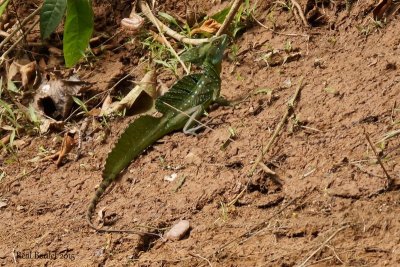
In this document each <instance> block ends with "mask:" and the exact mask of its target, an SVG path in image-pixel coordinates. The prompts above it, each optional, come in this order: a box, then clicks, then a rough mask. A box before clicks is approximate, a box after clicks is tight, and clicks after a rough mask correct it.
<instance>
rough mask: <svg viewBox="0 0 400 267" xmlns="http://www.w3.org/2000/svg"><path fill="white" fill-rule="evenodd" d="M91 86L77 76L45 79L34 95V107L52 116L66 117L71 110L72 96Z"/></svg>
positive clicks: (57, 117)
mask: <svg viewBox="0 0 400 267" xmlns="http://www.w3.org/2000/svg"><path fill="white" fill-rule="evenodd" d="M89 86H90V84H89V83H86V82H83V81H80V80H79V79H77V78H76V77H70V78H69V79H68V80H61V79H56V80H50V81H45V82H43V83H42V84H41V85H40V87H39V89H38V92H37V93H36V95H35V97H34V103H33V104H34V108H35V109H37V110H39V111H40V112H41V113H44V114H45V115H47V116H49V117H51V118H54V119H64V118H66V117H67V116H68V115H69V113H70V111H71V108H72V103H73V99H72V96H77V95H79V94H80V93H82V92H83V91H84V90H86V89H87V88H88V87H89Z"/></svg>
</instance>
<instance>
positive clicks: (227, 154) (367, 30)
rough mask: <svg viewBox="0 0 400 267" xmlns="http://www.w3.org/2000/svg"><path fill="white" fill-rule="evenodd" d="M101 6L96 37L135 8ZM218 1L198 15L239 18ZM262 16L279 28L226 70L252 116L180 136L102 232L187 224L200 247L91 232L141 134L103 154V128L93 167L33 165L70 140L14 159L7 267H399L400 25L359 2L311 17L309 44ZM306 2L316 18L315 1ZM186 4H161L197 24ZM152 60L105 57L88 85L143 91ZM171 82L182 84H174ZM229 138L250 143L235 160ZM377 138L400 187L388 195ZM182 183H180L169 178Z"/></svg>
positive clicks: (226, 88) (241, 44) (37, 143)
mask: <svg viewBox="0 0 400 267" xmlns="http://www.w3.org/2000/svg"><path fill="white" fill-rule="evenodd" d="M93 2H94V5H95V9H94V10H95V15H96V32H97V33H99V32H101V31H104V32H107V33H109V34H112V33H113V32H115V31H116V30H117V29H118V27H119V22H118V21H119V20H120V19H121V18H122V17H124V16H126V15H127V14H129V12H130V10H129V9H130V5H129V4H128V3H126V2H124V3H121V2H118V3H117V4H113V5H114V6H111V4H110V3H111V2H107V3H104V2H103V1H93ZM189 2H190V3H192V4H193V3H194V2H195V1H189ZM216 2H217V3H216V4H213V3H211V1H210V3H207V4H203V2H202V1H197V3H198V5H199V9H202V10H204V11H205V13H207V14H213V13H215V12H216V11H218V10H219V9H221V8H222V7H224V6H226V4H227V3H226V2H225V1H223V2H222V3H219V2H218V1H216ZM259 2H261V3H259V4H258V7H257V9H256V12H255V14H256V16H257V18H258V19H259V21H260V22H261V23H263V24H264V25H266V27H267V28H268V29H267V28H264V27H262V26H260V25H258V24H257V23H253V24H252V25H249V26H248V27H247V28H246V29H245V30H244V31H243V32H242V33H240V34H239V36H238V37H237V38H236V39H234V41H233V42H234V44H235V45H236V48H232V47H231V48H230V49H229V51H227V55H226V57H225V58H224V61H223V70H222V74H221V75H222V76H221V77H222V89H221V94H222V95H223V96H225V97H226V98H227V99H228V100H241V101H239V103H238V104H237V105H236V106H234V107H218V108H215V109H213V110H211V111H210V112H209V115H208V118H206V117H204V118H202V121H203V122H207V121H208V120H210V119H212V121H211V122H209V126H210V127H211V128H212V130H210V129H207V130H204V131H201V132H200V134H199V135H197V136H187V135H184V134H183V133H181V132H177V133H174V134H172V135H169V136H166V137H164V138H163V139H162V140H160V141H159V142H158V143H157V144H156V145H154V146H153V147H152V148H151V149H149V150H148V151H146V152H145V153H144V154H143V155H141V156H140V157H139V158H138V159H137V160H136V161H134V162H133V163H132V164H131V165H130V166H129V168H128V169H127V171H126V172H124V173H123V174H122V175H121V178H120V179H119V181H118V182H117V183H116V184H115V185H114V186H112V187H111V190H108V191H107V193H106V194H105V195H104V197H103V198H102V200H101V202H100V203H99V205H98V208H97V211H96V213H95V217H96V218H94V221H95V223H96V224H97V223H99V218H98V215H97V213H98V211H99V210H101V209H104V211H105V214H106V218H108V219H109V220H113V223H112V224H111V225H108V226H107V225H106V226H104V227H105V228H107V227H110V228H122V229H131V228H132V227H133V226H134V225H136V224H144V225H152V226H155V227H158V228H163V227H166V228H168V227H171V226H173V225H174V224H175V223H176V222H178V221H180V220H181V219H186V220H189V221H190V224H191V230H190V232H189V234H188V235H187V236H186V237H185V238H184V239H182V240H180V241H175V242H172V241H164V240H163V239H162V238H160V237H153V236H138V235H132V234H103V233H96V232H95V231H93V230H92V229H91V228H89V227H88V225H87V224H86V220H85V215H86V210H87V208H88V205H89V202H90V200H91V198H92V196H93V194H94V191H95V188H96V186H97V185H98V184H99V183H100V181H101V171H102V166H103V164H104V162H105V159H106V156H107V153H108V152H109V150H110V149H111V148H112V146H113V144H114V142H115V141H116V140H117V138H118V136H119V135H120V134H121V132H122V131H123V129H125V127H126V126H127V125H128V123H129V122H131V121H132V120H133V117H132V116H127V117H124V118H120V117H118V118H114V119H113V120H111V121H109V125H110V128H111V133H110V136H109V137H108V138H107V139H106V141H105V143H103V142H102V137H103V135H104V131H102V130H100V131H96V130H94V129H95V128H96V127H97V126H96V125H98V123H97V124H95V123H94V122H92V121H96V119H93V118H90V127H89V130H88V132H87V133H88V134H87V136H86V137H85V138H84V139H83V149H82V156H81V157H80V159H79V160H78V161H74V157H73V154H74V153H76V152H75V151H74V150H73V151H72V153H71V155H70V156H71V157H69V158H68V159H67V160H66V162H65V164H64V165H62V166H61V167H59V168H57V167H56V165H55V164H54V163H53V162H37V161H33V160H31V159H34V158H35V157H37V156H38V155H39V154H40V153H39V152H40V151H41V150H43V149H45V150H47V151H52V150H54V151H56V150H57V149H58V147H59V142H60V138H61V137H62V133H60V132H55V131H52V132H50V133H48V134H45V135H42V136H37V135H36V136H33V137H32V136H22V137H21V139H22V140H24V141H25V143H26V145H25V146H24V147H22V148H20V149H19V151H17V154H16V158H13V157H11V156H10V155H6V158H2V159H0V163H1V164H2V169H3V170H4V172H5V173H6V174H7V175H6V177H4V178H3V179H2V180H1V182H0V200H2V201H3V202H5V203H7V205H6V206H5V207H1V208H0V218H1V227H0V240H1V242H0V265H1V266H12V265H17V266H175V265H176V266H335V265H344V266H399V265H400V220H399V217H398V214H397V213H398V212H399V213H400V194H399V192H398V188H399V186H398V185H399V184H400V181H399V180H400V160H399V159H400V148H399V145H400V139H399V136H397V137H396V136H395V137H393V138H390V139H388V140H387V141H385V142H380V140H382V138H383V137H385V135H386V134H387V133H389V132H391V131H393V130H397V129H399V126H400V125H399V121H400V109H399V107H400V105H399V103H400V85H399V82H400V74H399V71H398V64H400V56H399V55H400V27H399V14H397V15H393V16H391V17H390V18H388V19H387V21H386V23H384V24H383V25H382V26H380V25H378V24H377V23H376V22H374V21H373V20H372V9H373V8H374V6H375V5H376V4H377V2H378V1H353V2H354V3H353V5H352V7H351V9H347V8H346V5H345V2H346V1H326V2H331V3H330V4H329V3H326V4H325V6H324V7H320V10H322V13H321V14H322V15H323V17H322V19H320V18H317V19H315V20H314V19H312V18H310V17H309V16H308V17H307V18H309V19H310V20H311V22H312V27H310V28H308V29H305V28H304V27H303V25H302V22H301V20H299V19H298V18H297V19H296V16H293V11H291V10H286V9H284V8H281V7H280V6H279V5H277V6H276V2H274V1H259ZM298 2H299V4H300V5H301V6H302V7H305V6H306V2H307V1H305V0H301V1H298ZM311 2H312V1H311ZM349 2H350V1H349ZM183 3H184V2H183V1H175V0H165V1H160V3H159V4H158V8H159V9H160V10H162V11H164V12H167V13H168V12H169V13H171V14H172V13H174V14H180V15H182V14H184V9H185V7H184V4H183ZM251 3H253V2H251ZM274 6H275V8H272V7H274ZM321 14H320V15H321ZM322 15H321V16H322ZM104 18H107V19H104ZM272 26H275V30H271V28H272ZM127 36H128V35H127V34H126V33H123V34H122V35H119V36H117V37H116V38H114V39H113V40H112V41H111V42H115V43H116V44H121V42H122V40H124V38H126V37H127ZM140 47H141V46H140V44H139V43H138V42H137V41H136V43H135V40H134V41H132V42H131V43H129V44H126V45H122V46H121V47H119V48H118V49H114V50H110V51H108V52H105V53H104V54H101V55H99V56H98V59H97V60H93V62H92V63H91V64H90V65H85V66H83V67H82V68H81V69H80V70H79V71H80V72H78V73H79V74H81V75H82V77H85V79H86V80H87V81H90V82H93V83H94V87H95V88H96V90H99V91H102V90H103V91H104V90H105V89H107V88H109V87H110V86H112V85H113V84H114V83H115V82H116V81H117V80H118V78H120V77H122V76H123V75H125V74H126V73H128V72H129V71H131V70H132V69H134V72H133V77H132V80H134V79H136V80H140V79H141V76H140V75H142V73H143V71H142V69H141V68H139V67H137V66H138V65H140V64H138V62H140V58H141V57H142V56H144V55H145V53H146V51H144V50H143V49H139V48H140ZM271 48H273V49H277V50H279V51H280V53H281V54H283V55H287V53H291V54H292V55H293V54H294V53H300V55H301V56H300V57H299V56H295V57H289V58H287V60H286V61H285V62H278V64H271V62H269V64H268V60H266V58H265V57H263V56H265V55H266V54H267V53H268V51H270V50H271ZM285 50H286V51H287V52H285ZM285 53H286V54H285ZM159 77H160V79H161V80H163V81H164V82H165V83H167V84H171V83H172V81H173V80H174V76H173V75H172V74H171V73H168V72H162V73H161V74H160V76H159ZM301 77H304V81H303V86H302V89H301V93H300V96H299V97H298V99H297V101H296V102H295V105H294V107H293V114H292V115H291V116H290V118H289V120H288V122H287V124H285V126H284V127H283V130H282V132H281V134H280V135H279V137H278V138H277V139H276V140H275V142H274V143H273V145H272V148H271V150H270V151H269V153H267V154H266V155H265V156H264V163H265V164H266V165H267V166H268V167H269V168H270V169H272V170H273V171H274V172H276V175H275V176H271V175H270V174H266V173H265V172H264V171H262V170H261V169H259V168H258V169H257V171H256V173H255V174H254V175H253V176H252V177H251V178H249V177H248V173H249V171H250V169H251V168H252V166H253V163H254V161H255V160H256V158H257V156H258V155H259V154H260V152H261V151H262V149H263V148H265V146H266V144H267V143H268V140H269V139H270V138H271V136H272V134H273V132H274V130H275V129H276V127H277V126H278V124H279V122H280V120H281V118H282V116H283V115H284V114H285V112H286V110H287V103H288V101H289V100H290V99H291V97H292V96H293V95H294V92H295V90H296V87H297V86H298V84H299V81H300V80H301ZM81 124H82V120H76V121H75V122H73V123H71V124H70V125H69V127H70V128H73V127H78V128H79V127H80V125H81ZM229 128H232V129H234V130H235V132H236V137H235V140H234V141H232V142H231V143H229V144H228V146H227V147H226V149H222V148H221V147H222V146H223V145H224V143H226V141H227V140H228V138H229V136H230V135H229ZM364 131H365V133H366V134H365V133H364ZM366 136H368V137H369V138H370V139H371V142H372V143H373V146H374V148H375V149H376V150H377V154H378V156H379V158H380V159H381V161H382V163H383V165H384V167H385V169H386V170H387V173H388V175H389V176H390V177H391V178H392V179H393V183H392V184H390V187H389V188H388V190H385V188H386V186H387V184H388V179H387V175H386V174H385V173H384V171H383V169H382V167H381V166H380V164H379V163H378V161H377V160H376V158H377V157H376V155H375V154H374V151H373V150H372V149H371V146H370V145H369V143H368V141H367V137H366ZM24 173H27V174H26V175H23V174H24ZM174 173H176V174H177V179H176V180H175V181H173V182H169V181H166V180H165V179H164V177H165V176H168V175H171V174H174ZM183 179H184V180H183ZM182 182H183V183H182ZM246 186H247V190H245V191H244V194H241V195H239V194H240V193H241V191H242V190H243V189H244V188H245V187H246ZM238 196H239V198H238ZM235 199H237V201H236V202H235V201H233V200H235ZM232 203H234V204H232ZM18 253H19V255H20V256H21V255H22V256H21V257H17V254H18ZM21 253H25V254H21ZM29 253H31V254H29ZM35 253H38V254H40V255H41V256H42V257H43V258H42V259H38V258H37V257H36V258H35Z"/></svg>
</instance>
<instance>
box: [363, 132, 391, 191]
mask: <svg viewBox="0 0 400 267" xmlns="http://www.w3.org/2000/svg"><path fill="white" fill-rule="evenodd" d="M364 135H365V138H366V139H367V141H368V144H369V146H370V147H371V149H372V151H373V152H374V154H375V157H376V160H377V161H378V163H379V165H381V168H382V170H383V172H384V173H385V175H386V179H387V185H386V188H385V189H386V190H387V189H389V188H390V187H391V186H392V185H393V179H392V177H390V175H389V173H388V172H387V170H386V168H385V166H384V165H383V163H382V161H381V157H379V155H378V153H377V152H376V149H375V147H374V145H373V144H372V142H371V139H370V138H369V135H368V133H367V131H366V130H365V128H364Z"/></svg>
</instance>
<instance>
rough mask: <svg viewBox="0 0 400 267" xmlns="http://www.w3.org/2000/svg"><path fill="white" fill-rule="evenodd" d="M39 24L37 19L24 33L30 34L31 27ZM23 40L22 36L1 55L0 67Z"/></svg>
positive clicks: (23, 35)
mask: <svg viewBox="0 0 400 267" xmlns="http://www.w3.org/2000/svg"><path fill="white" fill-rule="evenodd" d="M38 22H39V19H37V20H36V21H35V22H34V23H32V25H31V26H30V27H29V28H28V29H27V30H26V33H28V32H30V31H31V30H32V29H33V27H35V26H36V24H37V23H38ZM24 38H25V34H22V35H21V37H20V38H19V39H18V40H17V41H15V43H13V44H12V46H10V48H8V49H7V51H6V52H4V53H3V55H1V57H0V65H1V64H3V62H4V60H5V59H6V57H7V55H8V54H9V53H10V52H11V51H12V50H14V48H15V47H16V46H17V45H18V44H19V43H20V42H21V41H22V40H23V39H24Z"/></svg>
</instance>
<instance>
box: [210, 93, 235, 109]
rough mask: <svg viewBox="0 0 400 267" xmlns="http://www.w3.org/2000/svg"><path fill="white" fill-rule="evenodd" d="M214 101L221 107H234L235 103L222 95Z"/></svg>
mask: <svg viewBox="0 0 400 267" xmlns="http://www.w3.org/2000/svg"><path fill="white" fill-rule="evenodd" d="M214 103H215V104H217V105H218V106H221V107H233V106H234V105H233V103H231V102H230V101H228V100H227V99H226V98H224V97H222V96H220V97H218V98H217V99H215V100H214Z"/></svg>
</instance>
